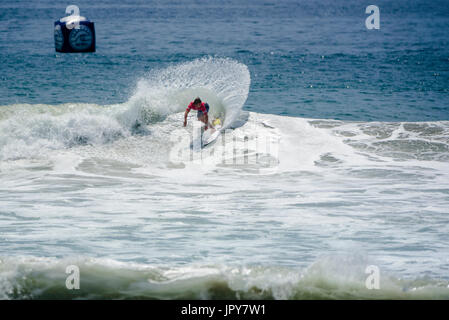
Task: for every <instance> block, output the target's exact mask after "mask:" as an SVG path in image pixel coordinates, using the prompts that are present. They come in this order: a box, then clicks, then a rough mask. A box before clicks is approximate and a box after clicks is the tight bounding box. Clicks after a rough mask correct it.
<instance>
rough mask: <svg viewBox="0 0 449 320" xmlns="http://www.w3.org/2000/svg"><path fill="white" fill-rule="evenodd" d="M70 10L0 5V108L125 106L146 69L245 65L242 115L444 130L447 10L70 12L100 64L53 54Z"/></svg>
mask: <svg viewBox="0 0 449 320" xmlns="http://www.w3.org/2000/svg"><path fill="white" fill-rule="evenodd" d="M68 4H69V3H65V2H59V3H58V2H56V3H55V2H54V1H50V0H45V1H14V2H5V1H3V2H1V3H0V105H9V104H16V103H30V104H60V103H66V102H88V103H97V104H112V103H119V102H124V101H126V100H127V99H128V98H129V96H130V95H131V94H132V91H133V90H134V87H135V84H136V82H137V81H138V79H139V78H141V77H144V76H145V73H146V72H148V71H149V70H152V69H157V68H164V67H166V66H167V65H170V64H176V63H182V62H186V61H190V60H193V59H195V58H199V57H203V56H208V55H210V56H218V57H230V58H233V59H235V60H238V61H240V62H242V63H244V64H246V65H247V66H248V67H249V69H250V72H251V79H252V84H251V89H250V94H249V98H248V101H247V103H246V105H245V109H247V110H250V111H256V112H261V113H272V114H279V115H290V116H299V117H310V118H330V119H345V120H362V121H371V120H380V121H424V120H448V119H449V45H448V44H449V1H424V0H423V1H393V2H392V1H376V2H375V3H373V4H376V5H377V6H379V8H380V30H367V29H366V27H365V19H366V17H367V16H368V15H367V14H365V8H366V6H368V5H369V4H372V3H371V2H369V1H368V2H367V1H354V0H352V1H340V0H339V1H328V0H326V1H320V2H319V3H316V2H314V1H302V0H296V1H226V2H223V1H214V0H213V1H211V0H207V1H203V0H199V1H126V2H124V1H118V0H112V1H109V0H108V1H95V2H92V1H82V0H79V1H76V2H75V3H74V4H76V5H77V6H78V7H79V8H80V13H81V15H83V16H86V17H88V18H89V19H91V20H92V21H94V22H95V24H96V34H97V52H96V53H93V54H92V53H91V54H61V53H56V52H55V50H54V41H53V22H54V21H55V20H57V19H59V18H61V17H63V16H65V15H66V14H65V7H66V6H67V5H68Z"/></svg>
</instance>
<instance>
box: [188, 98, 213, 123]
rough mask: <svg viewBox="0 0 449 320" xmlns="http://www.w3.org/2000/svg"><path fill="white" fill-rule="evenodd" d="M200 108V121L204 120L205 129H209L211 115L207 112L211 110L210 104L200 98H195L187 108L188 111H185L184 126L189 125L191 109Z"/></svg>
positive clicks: (198, 114) (198, 115) (198, 116)
mask: <svg viewBox="0 0 449 320" xmlns="http://www.w3.org/2000/svg"><path fill="white" fill-rule="evenodd" d="M192 109H193V110H198V113H197V118H198V120H199V121H201V122H204V124H205V125H206V127H205V128H204V130H207V128H208V126H209V116H208V115H207V113H208V112H209V104H207V103H205V102H202V101H201V99H200V98H195V100H193V101H192V102H190V104H189V106H188V107H187V109H186V112H185V113H184V127H185V126H186V125H187V115H188V114H189V112H190V110H192Z"/></svg>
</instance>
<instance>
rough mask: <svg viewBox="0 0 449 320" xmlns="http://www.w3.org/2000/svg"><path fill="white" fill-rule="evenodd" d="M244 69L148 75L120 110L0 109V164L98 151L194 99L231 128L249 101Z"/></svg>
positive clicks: (203, 63) (214, 67) (207, 63)
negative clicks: (75, 150) (85, 148)
mask: <svg viewBox="0 0 449 320" xmlns="http://www.w3.org/2000/svg"><path fill="white" fill-rule="evenodd" d="M249 85H250V76H249V71H248V68H247V67H246V66H245V65H243V64H240V63H238V62H236V61H234V60H231V59H224V58H222V59H220V58H203V59H199V60H194V61H191V62H187V63H184V64H178V65H174V66H171V67H168V68H166V69H162V70H156V71H152V72H150V73H149V74H148V75H147V77H145V78H143V79H141V80H139V81H138V83H137V86H136V89H135V92H134V94H133V95H132V96H131V98H130V99H129V100H128V101H127V102H125V103H123V104H118V105H106V106H100V105H93V104H70V103H68V104H63V105H29V104H19V105H9V106H1V107H0V160H14V159H23V158H25V159H26V158H36V157H37V158H41V157H42V155H43V154H44V155H45V153H46V151H49V150H61V149H67V148H72V147H74V146H82V145H102V144H108V143H110V142H113V141H116V140H117V139H119V138H124V137H129V136H132V135H133V134H140V133H143V134H145V133H146V131H145V129H144V127H145V126H147V125H150V124H154V123H156V122H158V121H162V120H164V119H165V118H166V117H167V116H168V115H170V114H173V113H177V112H180V111H183V110H185V108H186V106H187V105H188V103H189V102H190V101H192V100H193V99H194V98H195V97H196V96H200V97H201V98H202V99H203V101H207V102H209V104H210V105H211V106H212V108H211V109H212V110H211V115H212V116H219V115H221V116H224V117H225V122H224V126H225V127H228V126H231V125H232V123H233V121H235V119H236V118H237V117H238V116H239V114H240V111H241V109H242V107H243V105H244V103H245V101H246V98H247V96H248V91H249Z"/></svg>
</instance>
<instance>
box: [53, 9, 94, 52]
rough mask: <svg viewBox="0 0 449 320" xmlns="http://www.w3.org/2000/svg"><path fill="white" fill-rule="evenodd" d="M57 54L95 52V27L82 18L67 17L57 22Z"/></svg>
mask: <svg viewBox="0 0 449 320" xmlns="http://www.w3.org/2000/svg"><path fill="white" fill-rule="evenodd" d="M54 31H55V50H56V51H57V52H95V27H94V23H93V22H92V21H89V20H88V19H86V18H85V17H82V16H75V15H71V16H67V17H64V18H61V19H59V20H57V21H55V30H54Z"/></svg>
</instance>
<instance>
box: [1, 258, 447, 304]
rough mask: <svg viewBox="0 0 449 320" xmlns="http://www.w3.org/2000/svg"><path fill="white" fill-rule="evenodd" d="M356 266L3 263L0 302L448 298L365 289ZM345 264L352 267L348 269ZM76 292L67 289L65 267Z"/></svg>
mask: <svg viewBox="0 0 449 320" xmlns="http://www.w3.org/2000/svg"><path fill="white" fill-rule="evenodd" d="M362 262H363V261H362V260H358V259H357V258H356V257H352V258H349V259H348V258H345V259H343V258H336V257H329V258H326V259H322V260H320V261H318V262H316V263H314V264H312V265H311V266H310V267H309V268H307V269H305V270H297V269H292V268H282V267H277V268H275V267H260V266H258V267H257V266H255V267H233V266H224V265H221V266H219V265H205V266H186V267H177V268H176V267H172V268H170V267H155V266H150V265H143V264H136V263H123V262H118V261H114V260H110V259H91V258H89V259H88V258H78V259H72V260H70V259H64V260H57V259H49V258H31V257H22V258H14V259H11V258H7V259H2V260H1V263H0V298H1V299H282V300H286V299H291V300H294V299H302V300H304V299H323V300H324V299H326V300H328V299H448V298H449V289H448V282H447V281H435V280H431V279H428V278H427V279H426V278H420V279H414V280H404V279H396V278H392V277H384V278H382V279H381V281H380V289H375V290H372V289H367V288H366V286H365V278H366V276H367V275H366V274H364V269H363V267H362V265H363V264H362ZM348 263H351V264H348ZM73 265H76V266H77V267H78V268H79V274H80V287H79V289H75V290H68V289H67V287H66V279H67V277H68V273H66V268H67V266H73Z"/></svg>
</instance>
